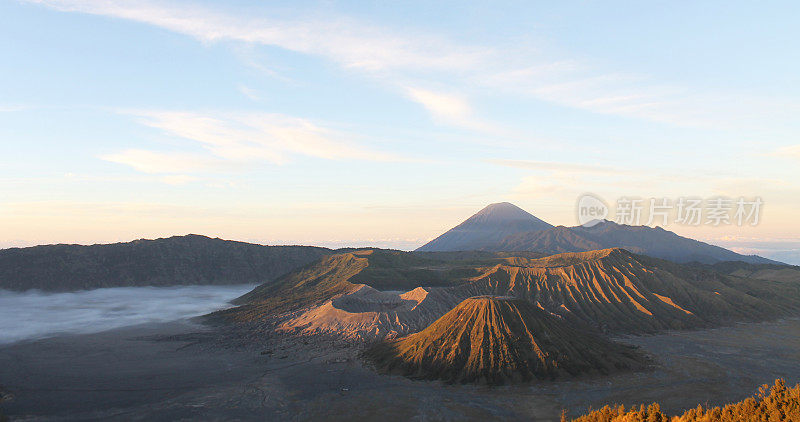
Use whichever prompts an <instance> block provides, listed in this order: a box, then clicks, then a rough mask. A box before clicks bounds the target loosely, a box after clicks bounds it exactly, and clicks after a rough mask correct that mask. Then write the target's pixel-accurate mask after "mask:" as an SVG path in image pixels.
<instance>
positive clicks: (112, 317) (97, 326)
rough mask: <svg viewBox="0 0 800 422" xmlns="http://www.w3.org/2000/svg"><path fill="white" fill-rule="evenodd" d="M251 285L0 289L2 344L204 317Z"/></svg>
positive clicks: (224, 306) (0, 341)
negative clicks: (59, 290)
mask: <svg viewBox="0 0 800 422" xmlns="http://www.w3.org/2000/svg"><path fill="white" fill-rule="evenodd" d="M254 287H255V285H251V284H247V285H236V286H175V287H114V288H106V289H96V290H87V291H79V292H71V293H44V292H40V291H27V292H11V291H7V290H0V344H6V343H12V342H16V341H20V340H29V339H38V338H44V337H51V336H54V335H58V334H63V333H70V334H73V333H74V334H86V333H94V332H99V331H104V330H108V329H111V328H118V327H124V326H129V325H136V324H141V323H146V322H166V321H174V320H177V319H181V318H187V317H193V316H198V315H203V314H206V313H209V312H212V311H215V310H218V309H223V308H227V307H230V306H231V305H230V303H229V301H230V300H232V299H235V298H237V297H239V296H241V295H242V294H244V293H246V292H248V291H250V290H252V289H253V288H254Z"/></svg>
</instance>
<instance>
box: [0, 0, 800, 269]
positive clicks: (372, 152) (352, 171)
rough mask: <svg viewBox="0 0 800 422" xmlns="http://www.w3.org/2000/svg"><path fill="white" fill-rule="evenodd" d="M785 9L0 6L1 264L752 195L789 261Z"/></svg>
mask: <svg viewBox="0 0 800 422" xmlns="http://www.w3.org/2000/svg"><path fill="white" fill-rule="evenodd" d="M798 19H800V4H798V3H797V2H793V1H775V2H749V1H748V2H745V1H724V2H723V1H708V2H689V1H685V2H683V1H681V2H674V1H670V2H666V1H663V2H636V1H627V2H622V1H613V2H612V1H607V2H600V1H567V2H522V1H518V2H517V1H507V2H485V3H478V2H454V1H446V2H429V1H426V2H422V1H409V2H394V3H390V2H370V3H367V2H358V1H354V2H338V1H322V2H314V1H294V2H255V1H243V0H237V1H228V2H211V1H195V0H182V1H140V0H131V1H113V0H107V1H88V0H40V1H22V0H19V1H17V0H0V57H2V60H0V76H1V77H0V180H2V183H1V184H0V247H9V246H25V245H33V244H42V243H58V242H63V243H98V242H113V241H127V240H132V239H136V238H142V237H145V238H154V237H162V236H170V235H174V234H186V233H200V234H205V235H209V236H219V237H223V238H228V239H237V240H246V241H253V242H259V243H267V244H285V243H291V244H316V245H325V246H345V245H347V246H365V245H373V246H381V247H395V248H400V249H412V248H414V247H416V246H419V245H421V244H422V243H425V242H426V241H427V240H430V239H431V238H433V237H435V236H437V235H438V234H440V233H441V232H442V231H444V230H446V229H448V228H450V227H452V226H454V225H455V224H457V223H459V222H460V221H462V220H463V219H465V218H467V217H469V216H470V215H471V214H473V213H474V212H476V211H478V210H479V209H481V208H482V207H484V206H485V205H486V204H489V203H493V202H500V201H509V202H513V203H515V204H517V205H519V206H520V207H522V208H524V209H526V210H527V211H529V212H531V213H532V214H534V215H536V216H538V217H539V218H542V219H543V220H545V221H548V222H550V223H552V224H563V225H575V224H576V216H575V204H576V200H577V198H578V197H579V195H581V194H582V193H585V192H592V193H595V194H597V195H599V196H601V197H602V198H605V199H606V200H607V201H608V202H612V203H613V202H614V201H615V200H616V199H617V198H619V197H622V196H638V197H642V198H650V197H656V198H661V197H667V198H670V199H675V198H678V197H701V198H711V197H715V196H719V195H723V196H728V197H740V196H743V197H747V198H753V197H756V196H758V197H760V198H762V199H763V201H764V207H763V209H762V214H761V221H760V223H759V224H758V225H757V226H755V227H749V226H748V227H738V226H736V225H722V226H720V227H710V226H708V225H700V226H697V227H692V226H684V225H680V224H670V225H667V226H666V227H665V228H667V229H668V230H672V231H675V232H677V233H679V234H681V235H685V236H690V237H694V238H697V239H700V240H704V241H708V242H710V243H714V244H718V245H722V246H725V247H730V248H732V249H734V250H737V251H740V252H746V253H759V254H762V255H764V256H768V257H772V258H776V259H781V260H784V261H786V262H793V263H800V221H798V218H797V217H796V216H797V215H798V208H800V180H799V179H800V178H799V177H798V176H800V118H798V116H800V72H798V69H800V48H798V47H797V40H799V39H800V26H799V25H797V22H798Z"/></svg>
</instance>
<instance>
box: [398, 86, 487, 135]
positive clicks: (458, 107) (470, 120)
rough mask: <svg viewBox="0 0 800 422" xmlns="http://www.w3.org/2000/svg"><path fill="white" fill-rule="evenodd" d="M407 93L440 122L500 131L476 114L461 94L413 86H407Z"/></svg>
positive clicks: (474, 128) (467, 127) (482, 130)
mask: <svg viewBox="0 0 800 422" xmlns="http://www.w3.org/2000/svg"><path fill="white" fill-rule="evenodd" d="M406 94H407V95H408V97H409V98H410V99H411V100H413V101H414V102H417V103H419V104H420V105H422V106H423V107H424V108H425V109H426V110H427V111H428V112H429V113H430V114H431V115H432V116H433V118H434V119H435V120H436V121H438V122H440V123H444V124H448V125H453V126H458V127H462V128H466V129H471V130H476V131H480V132H499V131H500V130H499V129H498V128H495V127H494V126H493V125H492V124H490V123H488V122H485V121H483V120H481V119H480V118H479V117H477V116H475V112H474V111H473V110H472V106H471V105H470V103H469V102H468V101H467V99H466V98H464V97H463V96H461V95H458V94H451V93H442V92H435V91H430V90H427V89H422V88H412V87H409V88H406Z"/></svg>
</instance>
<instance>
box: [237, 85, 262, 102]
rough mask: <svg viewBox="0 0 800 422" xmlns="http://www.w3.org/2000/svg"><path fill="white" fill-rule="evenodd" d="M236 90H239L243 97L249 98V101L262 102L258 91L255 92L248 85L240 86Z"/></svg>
mask: <svg viewBox="0 0 800 422" xmlns="http://www.w3.org/2000/svg"><path fill="white" fill-rule="evenodd" d="M236 89H237V90H238V91H239V92H240V93H241V94H242V95H244V96H245V97H247V98H249V99H251V100H253V101H259V100H261V97H260V96H259V95H258V93H257V92H256V90H254V89H253V88H250V87H249V86H247V85H239V86H237V87H236Z"/></svg>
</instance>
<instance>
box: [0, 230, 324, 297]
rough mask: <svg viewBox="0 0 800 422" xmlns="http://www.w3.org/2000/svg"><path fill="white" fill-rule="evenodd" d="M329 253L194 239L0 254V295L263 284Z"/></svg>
mask: <svg viewBox="0 0 800 422" xmlns="http://www.w3.org/2000/svg"><path fill="white" fill-rule="evenodd" d="M330 253H332V251H331V250H330V249H327V248H318V247H313V246H264V245H256V244H252V243H245V242H236V241H232V240H223V239H212V238H210V237H206V236H200V235H193V234H190V235H186V236H173V237H169V238H162V239H155V240H145V239H141V240H134V241H132V242H125V243H113V244H106V245H88V246H85V245H63V244H62V245H43V246H33V247H29V248H9V249H3V250H0V289H8V290H29V289H39V290H47V291H71V290H83V289H97V288H101V287H123V286H124V287H131V286H173V285H189V284H249V283H262V282H265V281H268V280H273V279H275V278H277V277H278V276H280V275H282V274H285V273H287V272H289V271H292V270H294V269H296V268H298V267H301V266H303V265H305V264H308V263H309V262H312V261H314V260H316V259H319V258H320V257H322V256H324V255H328V254H330Z"/></svg>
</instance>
